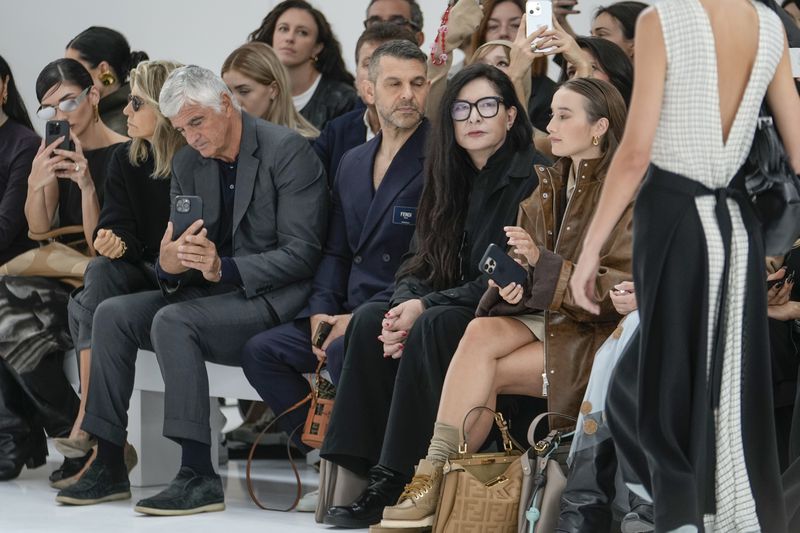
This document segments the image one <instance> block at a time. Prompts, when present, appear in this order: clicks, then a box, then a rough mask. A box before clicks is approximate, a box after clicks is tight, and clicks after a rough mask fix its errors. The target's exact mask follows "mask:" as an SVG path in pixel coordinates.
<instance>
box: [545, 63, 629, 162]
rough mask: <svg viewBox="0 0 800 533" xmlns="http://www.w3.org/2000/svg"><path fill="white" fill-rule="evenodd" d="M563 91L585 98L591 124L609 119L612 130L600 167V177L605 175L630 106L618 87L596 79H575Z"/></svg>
mask: <svg viewBox="0 0 800 533" xmlns="http://www.w3.org/2000/svg"><path fill="white" fill-rule="evenodd" d="M559 89H566V90H569V91H572V92H574V93H577V94H580V95H581V96H583V97H584V99H585V101H584V104H583V108H584V110H585V111H586V117H587V119H588V120H589V122H590V123H592V124H594V123H595V122H597V121H598V120H600V119H601V118H605V119H607V120H608V130H607V131H606V133H605V135H603V137H602V143H601V145H600V149H601V150H602V152H603V157H602V158H601V160H600V162H599V163H598V165H597V174H598V175H599V176H602V175H605V173H606V171H608V167H609V165H611V159H613V157H614V153H615V152H616V151H617V148H618V147H619V143H620V141H621V140H622V133H623V132H624V131H625V120H626V119H627V117H628V106H627V105H626V104H625V102H624V101H623V100H622V95H621V94H620V93H619V91H618V90H617V88H616V87H614V86H613V85H612V84H610V83H608V82H607V81H603V80H598V79H596V78H573V79H571V80H567V81H565V82H564V83H563V85H561V87H559Z"/></svg>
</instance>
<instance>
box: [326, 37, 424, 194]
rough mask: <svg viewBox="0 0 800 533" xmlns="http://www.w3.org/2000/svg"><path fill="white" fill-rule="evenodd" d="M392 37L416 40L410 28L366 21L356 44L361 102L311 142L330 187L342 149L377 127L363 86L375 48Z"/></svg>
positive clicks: (371, 134)
mask: <svg viewBox="0 0 800 533" xmlns="http://www.w3.org/2000/svg"><path fill="white" fill-rule="evenodd" d="M395 39H405V40H408V41H411V42H414V43H416V40H415V35H414V32H413V31H411V30H410V29H408V28H407V27H405V26H401V25H398V24H392V23H390V22H377V23H373V24H370V26H369V27H368V28H367V29H366V30H364V33H362V34H361V37H359V38H358V42H357V43H356V90H357V91H358V95H359V96H360V97H361V105H358V106H356V108H355V109H353V110H352V111H349V112H347V113H345V114H344V115H342V116H340V117H336V118H335V119H333V120H331V121H329V122H328V123H327V124H325V127H324V128H323V129H322V132H321V133H320V134H319V137H317V138H316V139H315V140H314V145H313V146H314V151H316V152H317V155H319V158H320V159H321V160H322V166H324V167H325V171H326V172H327V173H328V185H330V186H331V187H333V179H334V177H336V171H337V170H338V169H339V162H340V161H341V159H342V156H343V155H344V154H345V152H347V151H348V150H350V149H351V148H355V147H356V146H359V145H362V144H364V143H365V142H367V141H369V140H371V139H372V138H373V137H375V135H376V134H377V133H378V131H380V129H381V125H380V122H379V120H378V112H377V111H376V110H375V103H374V102H372V101H370V100H369V99H368V98H369V97H368V96H367V95H366V90H367V89H366V88H367V87H368V85H369V80H368V79H367V71H368V70H369V61H370V58H371V57H372V53H373V52H374V51H375V49H376V48H378V47H379V46H380V45H382V44H383V43H385V42H387V41H392V40H395ZM365 104H366V105H365Z"/></svg>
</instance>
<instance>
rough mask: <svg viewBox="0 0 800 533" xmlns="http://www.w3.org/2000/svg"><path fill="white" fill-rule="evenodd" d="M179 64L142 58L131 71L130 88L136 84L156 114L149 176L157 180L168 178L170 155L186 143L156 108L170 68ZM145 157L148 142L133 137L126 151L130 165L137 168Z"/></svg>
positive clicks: (170, 172)
mask: <svg viewBox="0 0 800 533" xmlns="http://www.w3.org/2000/svg"><path fill="white" fill-rule="evenodd" d="M181 66H182V65H181V64H180V63H176V62H174V61H143V62H141V63H139V64H138V65H137V66H136V68H134V69H133V70H131V72H130V83H131V89H133V88H134V87H135V88H136V89H137V90H138V92H139V94H140V96H141V97H142V99H143V100H144V101H145V102H146V103H147V104H149V105H150V106H151V107H152V109H153V110H154V111H155V113H156V129H155V131H154V132H153V140H152V142H151V146H152V149H153V158H154V159H155V169H154V170H153V176H152V177H153V178H156V179H158V178H169V177H170V175H171V174H172V157H173V156H174V155H175V152H177V151H178V149H180V148H182V147H183V146H184V145H186V139H184V138H183V135H181V134H180V133H178V131H177V130H176V129H175V128H173V127H172V124H170V122H169V120H167V118H166V117H165V116H164V115H163V114H162V113H161V110H160V109H159V107H158V97H159V94H160V93H161V88H162V87H163V86H164V82H165V81H166V79H167V77H168V76H169V74H170V73H171V72H172V71H173V70H175V69H176V68H179V67H181ZM147 156H148V149H147V141H145V140H144V139H134V140H133V142H132V143H131V149H130V152H129V154H128V157H129V159H130V162H131V164H133V165H134V166H137V167H138V166H139V165H141V164H142V163H143V162H144V161H146V160H147Z"/></svg>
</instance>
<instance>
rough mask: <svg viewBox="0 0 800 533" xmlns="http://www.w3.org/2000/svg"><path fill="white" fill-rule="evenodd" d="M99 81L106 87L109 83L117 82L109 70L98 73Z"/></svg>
mask: <svg viewBox="0 0 800 533" xmlns="http://www.w3.org/2000/svg"><path fill="white" fill-rule="evenodd" d="M100 83H102V84H103V85H105V86H106V87H108V86H109V85H114V84H115V83H117V78H115V77H114V75H113V74H111V73H110V72H103V73H102V74H100Z"/></svg>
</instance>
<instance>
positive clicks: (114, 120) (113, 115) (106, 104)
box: [97, 83, 131, 137]
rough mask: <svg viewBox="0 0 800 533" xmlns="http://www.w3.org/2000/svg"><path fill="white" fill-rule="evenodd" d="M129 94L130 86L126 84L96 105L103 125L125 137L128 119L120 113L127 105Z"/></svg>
mask: <svg viewBox="0 0 800 533" xmlns="http://www.w3.org/2000/svg"><path fill="white" fill-rule="evenodd" d="M129 94H131V86H130V85H129V84H127V83H126V84H124V85H122V86H121V87H120V88H119V89H117V90H116V91H114V92H113V93H111V94H109V95H108V96H106V97H104V98H102V99H101V100H100V103H99V104H97V110H98V111H99V112H100V118H101V119H103V124H105V125H106V126H108V127H109V128H111V129H112V130H114V131H116V132H117V133H119V134H120V135H125V136H126V137H127V136H128V117H126V116H125V115H124V114H123V113H122V110H123V109H125V106H126V105H128V95H129Z"/></svg>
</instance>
